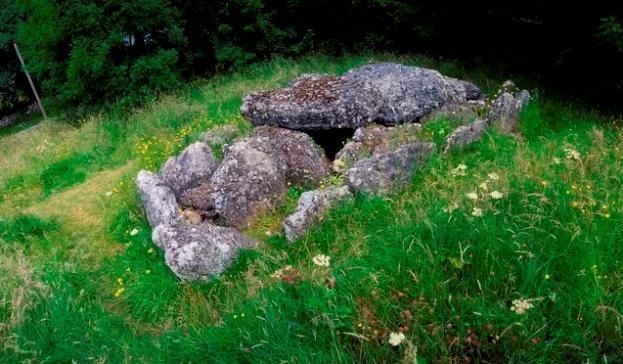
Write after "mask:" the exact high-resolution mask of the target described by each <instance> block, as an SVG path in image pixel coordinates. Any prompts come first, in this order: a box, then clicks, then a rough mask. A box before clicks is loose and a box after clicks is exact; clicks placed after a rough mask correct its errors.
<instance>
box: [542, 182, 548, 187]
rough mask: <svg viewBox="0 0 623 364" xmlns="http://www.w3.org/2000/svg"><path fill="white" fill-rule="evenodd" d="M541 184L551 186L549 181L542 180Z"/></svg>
mask: <svg viewBox="0 0 623 364" xmlns="http://www.w3.org/2000/svg"><path fill="white" fill-rule="evenodd" d="M541 185H542V186H543V187H547V186H549V182H547V181H541Z"/></svg>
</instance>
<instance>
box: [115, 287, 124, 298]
mask: <svg viewBox="0 0 623 364" xmlns="http://www.w3.org/2000/svg"><path fill="white" fill-rule="evenodd" d="M124 291H125V288H124V287H119V288H117V289H116V290H115V293H114V296H115V297H116V298H119V297H120V296H121V294H122V293H123V292H124Z"/></svg>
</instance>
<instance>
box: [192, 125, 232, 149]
mask: <svg viewBox="0 0 623 364" xmlns="http://www.w3.org/2000/svg"><path fill="white" fill-rule="evenodd" d="M239 135H240V128H239V127H238V126H237V125H234V124H226V125H223V126H219V127H216V128H213V129H210V130H208V131H206V132H205V133H202V134H201V135H199V140H201V141H202V142H204V143H207V144H208V145H211V146H217V145H218V146H223V145H225V144H228V143H230V142H231V141H233V140H234V139H235V138H236V137H238V136H239Z"/></svg>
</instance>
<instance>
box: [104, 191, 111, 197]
mask: <svg viewBox="0 0 623 364" xmlns="http://www.w3.org/2000/svg"><path fill="white" fill-rule="evenodd" d="M104 195H105V196H106V197H110V196H112V191H108V192H106V193H105V194H104Z"/></svg>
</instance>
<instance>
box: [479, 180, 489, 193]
mask: <svg viewBox="0 0 623 364" xmlns="http://www.w3.org/2000/svg"><path fill="white" fill-rule="evenodd" d="M487 184H488V181H484V182H483V183H481V184H479V185H478V188H480V189H481V190H483V191H486V190H488V189H489V186H487Z"/></svg>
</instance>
